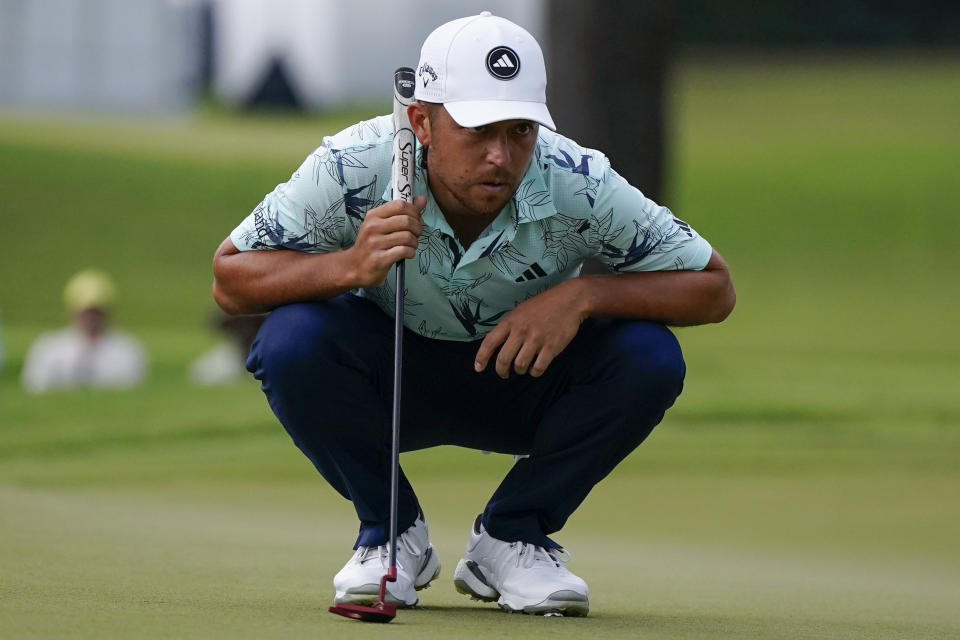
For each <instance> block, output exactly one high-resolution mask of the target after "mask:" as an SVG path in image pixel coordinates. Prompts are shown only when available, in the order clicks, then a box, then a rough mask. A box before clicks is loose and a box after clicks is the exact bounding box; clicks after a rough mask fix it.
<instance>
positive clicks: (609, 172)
mask: <svg viewBox="0 0 960 640" xmlns="http://www.w3.org/2000/svg"><path fill="white" fill-rule="evenodd" d="M591 228H592V229H591V230H592V231H593V233H594V234H595V237H594V242H593V243H591V244H592V246H593V247H595V248H596V250H597V251H598V253H597V254H596V255H595V256H594V257H595V258H596V259H598V260H599V261H600V262H602V263H603V264H605V265H606V267H607V269H609V270H610V271H612V272H615V273H629V272H636V271H680V270H684V269H689V270H693V271H699V270H701V269H703V268H704V267H705V266H707V262H709V260H710V256H711V255H712V254H713V248H712V247H711V246H710V243H708V242H707V241H706V240H705V239H703V238H702V237H700V235H699V234H697V232H696V231H694V230H693V228H692V227H691V226H690V225H689V224H687V223H686V222H684V221H683V220H680V219H679V218H677V217H676V216H674V215H673V212H671V211H670V209H668V208H666V207H662V206H660V205H658V204H657V203H656V202H654V201H653V200H651V199H649V198H647V197H646V196H644V195H643V194H642V193H640V191H639V190H638V189H636V188H635V187H633V186H631V185H630V184H629V183H628V182H627V181H626V180H624V179H623V177H621V176H620V175H619V174H618V173H617V172H616V171H614V170H613V169H611V168H610V166H609V164H608V165H607V167H606V168H605V169H604V171H603V176H602V178H601V180H600V185H599V187H598V189H597V197H596V202H595V204H594V207H593V214H592V220H591Z"/></svg>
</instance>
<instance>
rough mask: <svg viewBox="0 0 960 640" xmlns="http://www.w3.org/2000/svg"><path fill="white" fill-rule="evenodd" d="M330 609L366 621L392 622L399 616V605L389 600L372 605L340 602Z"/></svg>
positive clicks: (331, 611) (332, 611)
mask: <svg viewBox="0 0 960 640" xmlns="http://www.w3.org/2000/svg"><path fill="white" fill-rule="evenodd" d="M329 611H330V613H335V614H337V615H339V616H344V617H347V618H353V619H354V620H362V621H364V622H390V621H391V620H393V619H394V618H395V617H396V616H397V605H395V604H391V603H389V602H378V603H377V604H376V605H374V606H372V607H367V606H364V605H362V604H339V605H336V606H333V607H330V609H329Z"/></svg>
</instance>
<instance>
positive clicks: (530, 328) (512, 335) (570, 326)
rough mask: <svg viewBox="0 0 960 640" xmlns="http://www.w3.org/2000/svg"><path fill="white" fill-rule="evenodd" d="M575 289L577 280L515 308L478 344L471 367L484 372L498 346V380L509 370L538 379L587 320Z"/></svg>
mask: <svg viewBox="0 0 960 640" xmlns="http://www.w3.org/2000/svg"><path fill="white" fill-rule="evenodd" d="M578 286H579V283H578V282H577V280H567V281H565V282H561V283H560V284H558V285H557V286H555V287H553V288H551V289H547V290H546V291H544V292H543V293H541V294H540V295H538V296H535V297H533V298H530V299H529V300H527V301H526V302H524V303H522V304H520V305H518V306H517V307H516V308H515V309H514V310H513V311H511V312H510V313H509V314H507V315H506V317H504V319H503V320H501V321H500V324H498V325H497V326H496V327H495V328H494V329H493V331H491V332H490V333H488V334H487V337H486V338H484V339H483V342H482V343H480V349H479V350H478V351H477V359H476V362H475V364H474V368H475V369H476V370H477V371H478V372H479V371H483V370H484V369H486V367H487V362H488V361H489V360H490V357H491V356H492V355H493V353H494V352H495V351H496V350H497V348H498V347H499V348H500V353H499V355H498V356H497V360H496V365H495V366H496V370H497V375H499V376H500V377H501V378H508V377H509V376H510V369H511V368H512V369H513V370H514V371H516V372H517V373H519V374H521V375H523V374H525V373H529V374H530V375H531V376H533V377H534V378H539V377H540V376H542V375H543V373H544V371H546V370H547V367H548V366H550V363H551V362H553V359H554V358H556V357H557V355H558V354H559V353H560V352H561V351H563V350H564V349H566V348H567V345H568V344H570V341H571V340H573V338H574V336H576V335H577V331H579V330H580V325H581V324H583V321H584V320H585V319H586V318H587V313H586V310H585V308H584V306H583V305H582V304H580V303H579V301H578V298H579V297H580V296H579V295H578ZM501 345H502V346H501Z"/></svg>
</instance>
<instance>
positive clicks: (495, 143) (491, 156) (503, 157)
mask: <svg viewBox="0 0 960 640" xmlns="http://www.w3.org/2000/svg"><path fill="white" fill-rule="evenodd" d="M487 162H489V163H490V164H492V165H494V166H497V167H505V166H507V165H508V164H509V163H510V147H509V145H508V143H507V139H506V138H505V137H499V136H498V137H496V138H493V139H491V140H490V143H489V144H488V145H487Z"/></svg>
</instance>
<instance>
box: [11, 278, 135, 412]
mask: <svg viewBox="0 0 960 640" xmlns="http://www.w3.org/2000/svg"><path fill="white" fill-rule="evenodd" d="M115 298H116V285H115V284H114V282H113V280H112V279H111V278H110V276H108V275H107V274H106V273H104V272H103V271H100V270H98V269H86V270H84V271H80V272H79V273H77V274H75V275H74V276H73V277H72V278H70V280H69V282H67V286H66V288H65V289H64V291H63V301H64V304H65V306H66V309H67V312H68V313H69V314H70V316H71V318H72V320H73V324H72V325H71V326H69V327H66V328H64V329H60V330H58V331H51V332H49V333H45V334H43V335H41V336H40V337H38V338H37V339H36V340H35V341H34V343H33V344H32V345H30V349H29V350H28V351H27V356H26V360H25V361H24V366H23V373H22V377H21V382H22V383H23V386H24V387H25V388H26V389H27V390H28V391H31V392H33V393H43V392H46V391H53V390H56V389H69V388H76V387H90V388H99V389H106V388H113V389H127V388H131V387H134V386H136V385H138V384H140V383H141V382H142V381H143V379H144V378H145V377H146V374H147V358H146V355H145V351H144V349H143V347H142V346H141V344H140V342H139V341H138V340H137V339H136V338H134V337H133V336H131V335H129V334H127V333H124V332H122V331H118V330H116V329H111V328H110V327H109V323H110V313H111V310H112V308H113V307H112V305H113V302H114V299H115Z"/></svg>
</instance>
